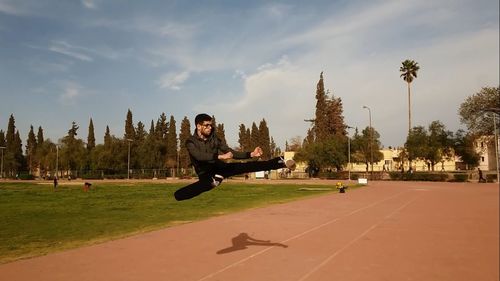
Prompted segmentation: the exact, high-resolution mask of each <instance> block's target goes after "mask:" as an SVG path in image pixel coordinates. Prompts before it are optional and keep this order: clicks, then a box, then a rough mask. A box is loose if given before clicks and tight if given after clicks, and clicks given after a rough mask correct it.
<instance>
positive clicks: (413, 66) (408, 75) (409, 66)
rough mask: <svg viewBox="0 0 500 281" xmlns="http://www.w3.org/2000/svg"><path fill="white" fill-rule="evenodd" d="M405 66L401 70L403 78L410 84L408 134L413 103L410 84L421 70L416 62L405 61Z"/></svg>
mask: <svg viewBox="0 0 500 281" xmlns="http://www.w3.org/2000/svg"><path fill="white" fill-rule="evenodd" d="M402 64H403V66H401V67H400V68H399V71H400V72H401V77H403V80H405V81H406V83H408V133H410V131H411V102H410V84H411V82H412V81H413V78H417V72H418V70H419V69H420V66H418V63H417V62H415V61H414V60H408V59H407V60H405V61H403V62H402Z"/></svg>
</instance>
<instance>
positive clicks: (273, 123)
mask: <svg viewBox="0 0 500 281" xmlns="http://www.w3.org/2000/svg"><path fill="white" fill-rule="evenodd" d="M406 59H412V60H415V61H416V62H417V63H418V64H419V66H420V70H419V72H418V76H417V78H416V79H415V80H414V81H413V83H412V84H411V102H412V125H413V126H424V127H427V126H428V125H429V124H430V123H431V122H432V121H435V120H440V121H441V122H442V123H443V124H444V125H445V126H446V129H448V130H450V131H453V132H456V131H457V130H458V129H463V128H464V126H463V125H462V124H460V118H459V115H458V108H459V106H460V104H461V103H462V102H464V100H465V99H466V98H467V97H468V96H471V95H473V94H475V93H477V92H479V91H480V90H481V88H482V87H497V86H498V85H499V1H498V0H433V1H413V0H412V1H406V0H395V1H391V0H371V1H366V0H364V1H363V0H350V1H348V0H324V1H323V0H318V1H316V0H309V1H298V0H292V1H229V0H225V1H215V0H214V1H210V0H209V1H190V0H183V1H168V0H157V1H154V0H151V1H147V0H145V1H130V0H81V1H78V0H72V1H60V0H0V130H3V131H4V132H5V131H6V130H7V124H8V119H9V117H10V115H11V114H13V115H14V118H15V125H16V128H17V129H18V130H19V132H20V134H21V139H22V140H23V144H26V139H27V136H28V132H29V129H30V125H33V126H34V128H35V134H36V132H37V129H38V127H39V126H41V127H42V128H43V130H44V136H45V138H50V139H51V140H52V141H54V142H57V141H58V140H59V139H60V138H62V137H63V136H65V135H66V134H67V132H68V130H69V129H70V128H71V124H72V122H73V121H74V122H76V124H77V125H78V126H79V127H80V129H79V130H78V137H80V138H82V139H83V140H84V141H85V140H86V138H87V134H88V126H89V120H90V118H92V120H93V123H94V127H95V135H96V140H97V143H103V135H104V132H105V128H106V126H109V128H110V131H111V134H113V135H115V136H117V137H120V138H121V137H123V134H124V127H125V118H126V114H127V111H128V109H130V110H131V111H132V114H133V121H134V123H135V124H137V122H139V121H141V122H142V123H144V124H145V127H146V130H149V127H150V124H151V120H153V121H154V122H156V120H157V119H158V117H159V116H160V115H161V114H162V113H165V114H166V115H167V118H170V116H171V115H172V116H174V118H175V120H176V121H177V129H179V127H180V123H181V120H182V119H183V118H184V117H188V118H189V119H190V121H191V124H193V123H194V117H195V115H196V114H198V113H208V114H210V115H214V116H215V117H216V120H217V123H224V127H225V135H226V138H227V140H228V143H229V145H231V146H237V145H238V130H239V125H240V124H245V126H247V127H250V126H251V125H252V122H255V123H256V124H257V125H258V124H259V123H260V121H261V120H262V119H265V120H266V122H267V124H268V127H269V131H270V135H271V136H272V137H273V139H274V140H275V142H276V144H277V145H278V146H279V147H281V148H282V149H284V147H285V142H286V141H288V142H290V140H291V139H293V138H297V137H299V138H304V137H305V136H306V134H307V130H308V128H309V127H310V123H308V122H305V121H304V119H310V118H312V117H314V111H315V104H316V100H315V94H316V84H317V82H318V80H319V76H320V73H321V72H323V75H324V84H325V89H327V90H329V92H330V94H331V95H333V96H335V97H340V98H341V99H342V103H343V110H344V118H345V122H346V124H347V125H349V126H351V127H355V128H359V130H360V131H361V130H362V129H363V128H365V127H367V126H368V125H369V119H370V115H371V121H372V126H373V127H374V129H375V130H377V131H378V132H379V133H380V135H381V137H380V141H381V142H382V144H383V145H384V146H385V147H388V146H392V147H397V146H401V145H403V144H404V142H405V139H406V135H407V131H408V97H407V84H406V82H405V81H404V80H403V79H402V78H401V77H400V72H399V68H400V66H401V62H402V61H404V60H406ZM363 106H367V107H368V108H369V109H370V110H367V109H366V108H363ZM350 133H351V135H352V134H353V133H354V132H353V131H352V130H351V132H350Z"/></svg>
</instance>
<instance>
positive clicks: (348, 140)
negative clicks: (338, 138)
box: [347, 126, 353, 181]
mask: <svg viewBox="0 0 500 281" xmlns="http://www.w3.org/2000/svg"><path fill="white" fill-rule="evenodd" d="M349 129H353V127H350V126H347V162H348V171H349V181H351V135H350V134H349Z"/></svg>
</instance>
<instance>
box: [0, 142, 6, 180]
mask: <svg viewBox="0 0 500 281" xmlns="http://www.w3.org/2000/svg"><path fill="white" fill-rule="evenodd" d="M5 148H6V147H5V146H0V150H1V151H2V163H1V165H0V178H1V179H3V150H4V149H5Z"/></svg>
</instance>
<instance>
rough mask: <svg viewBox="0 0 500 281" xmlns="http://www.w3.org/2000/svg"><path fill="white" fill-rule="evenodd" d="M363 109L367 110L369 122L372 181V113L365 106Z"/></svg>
mask: <svg viewBox="0 0 500 281" xmlns="http://www.w3.org/2000/svg"><path fill="white" fill-rule="evenodd" d="M363 108H366V109H368V116H369V120H370V164H371V175H372V179H373V128H372V111H371V109H370V108H369V107H368V106H366V105H363Z"/></svg>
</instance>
